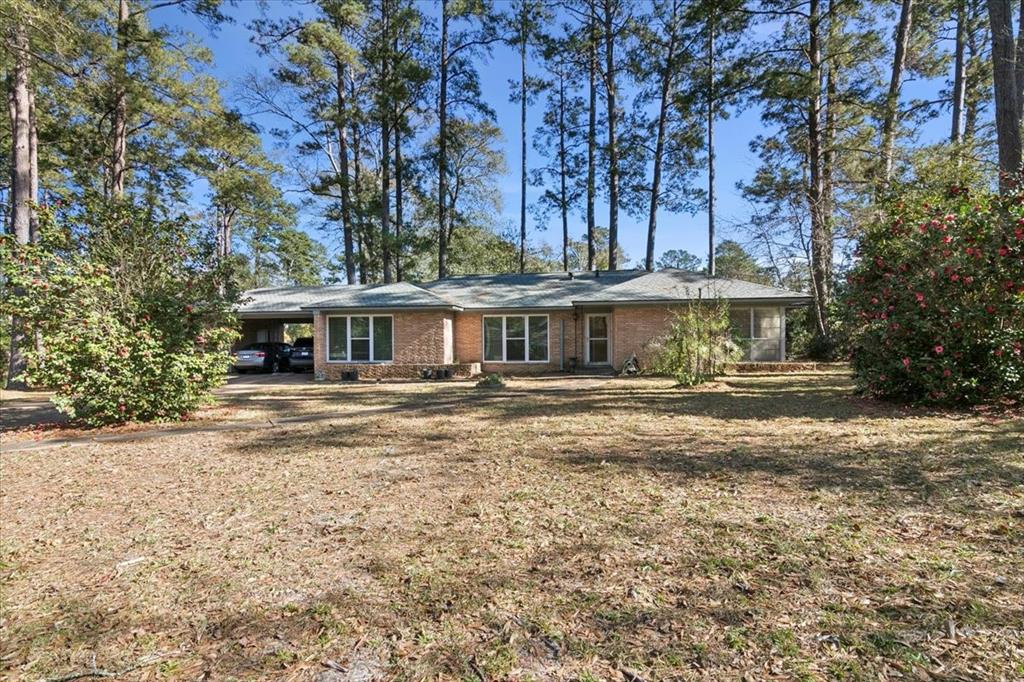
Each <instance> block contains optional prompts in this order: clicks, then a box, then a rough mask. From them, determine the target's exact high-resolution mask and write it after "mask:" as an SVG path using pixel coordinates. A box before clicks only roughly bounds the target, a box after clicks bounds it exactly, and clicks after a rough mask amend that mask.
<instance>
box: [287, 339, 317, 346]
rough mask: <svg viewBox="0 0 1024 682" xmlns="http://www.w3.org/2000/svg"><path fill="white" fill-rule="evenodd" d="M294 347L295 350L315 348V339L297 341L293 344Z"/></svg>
mask: <svg viewBox="0 0 1024 682" xmlns="http://www.w3.org/2000/svg"><path fill="white" fill-rule="evenodd" d="M292 347H293V348H312V347H313V339H312V338H307V339H295V343H294V344H292Z"/></svg>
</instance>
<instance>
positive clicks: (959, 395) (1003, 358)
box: [842, 187, 1024, 404]
mask: <svg viewBox="0 0 1024 682" xmlns="http://www.w3.org/2000/svg"><path fill="white" fill-rule="evenodd" d="M858 256H859V261H858V263H857V265H856V266H855V267H854V269H853V270H852V271H851V273H850V274H849V275H848V277H847V284H848V287H847V289H846V293H845V295H844V298H843V301H842V303H843V304H844V306H845V309H846V323H847V326H848V328H849V333H850V340H851V345H852V348H853V351H852V362H853V369H854V373H855V375H856V379H857V382H858V384H859V387H860V388H861V389H862V390H863V391H864V392H866V393H868V394H870V395H873V396H877V397H881V398H891V399H897V400H904V401H912V402H930V403H947V404H954V403H955V404H975V403H980V402H987V401H995V400H1001V399H1011V400H1017V401H1020V400H1021V399H1022V398H1024V351H1022V343H1024V192H1022V191H1021V190H1019V189H1018V190H1017V191H1015V192H1012V193H1009V194H1006V195H1003V196H997V195H992V194H973V193H971V192H970V191H968V190H965V189H963V188H959V187H956V188H952V189H950V190H949V191H948V192H947V193H946V194H945V195H943V196H941V197H936V198H933V199H932V200H931V201H915V202H913V205H911V204H910V203H908V204H902V203H896V204H894V205H893V206H892V207H891V208H890V209H889V215H888V217H887V219H886V220H885V221H883V222H881V223H879V224H876V225H874V226H872V227H871V228H870V229H869V230H868V232H867V234H866V235H865V236H864V238H863V240H862V241H861V243H860V247H859V251H858Z"/></svg>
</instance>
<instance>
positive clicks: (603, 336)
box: [584, 313, 612, 365]
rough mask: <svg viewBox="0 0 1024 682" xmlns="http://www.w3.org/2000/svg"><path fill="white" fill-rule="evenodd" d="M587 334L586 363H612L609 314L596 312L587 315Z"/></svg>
mask: <svg viewBox="0 0 1024 682" xmlns="http://www.w3.org/2000/svg"><path fill="white" fill-rule="evenodd" d="M585 326H586V329H585V330H584V331H585V332H586V334H585V337H586V339H585V344H584V346H585V349H584V350H585V352H586V358H585V360H586V364H588V365H608V364H611V357H612V352H611V337H610V334H609V332H610V328H609V327H610V325H609V324H608V315H605V314H603V313H594V314H591V315H587V319H586V325H585Z"/></svg>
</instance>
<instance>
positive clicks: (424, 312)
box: [238, 270, 810, 380]
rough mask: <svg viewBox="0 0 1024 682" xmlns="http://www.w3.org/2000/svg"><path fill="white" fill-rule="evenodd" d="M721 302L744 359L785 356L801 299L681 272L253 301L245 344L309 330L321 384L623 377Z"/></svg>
mask: <svg viewBox="0 0 1024 682" xmlns="http://www.w3.org/2000/svg"><path fill="white" fill-rule="evenodd" d="M708 299H724V300H726V301H728V302H729V305H730V308H729V314H730V317H731V318H732V320H733V326H734V327H735V329H736V330H737V333H738V334H739V336H741V337H743V338H746V339H749V344H748V346H749V347H748V349H747V351H746V353H747V355H746V358H745V359H746V360H752V361H780V360H784V359H785V357H786V347H785V346H786V341H785V339H786V309H787V308H789V307H794V306H803V305H806V304H808V303H809V302H810V297H809V296H807V295H805V294H800V293H795V292H792V291H788V290H786V289H780V288H776V287H770V286H765V285H762V284H755V283H752V282H746V281H743V280H738V279H728V278H721V277H717V278H708V277H706V276H705V275H702V274H699V273H693V272H686V271H682V270H661V271H658V272H645V271H615V272H608V271H598V272H570V273H566V272H557V273H538V274H523V275H519V274H511V275H510V274H504V275H470V276H462V277H448V278H445V279H441V280H437V281H433V282H423V283H417V284H413V283H409V282H399V283H394V284H359V285H332V286H321V287H278V288H268V289H255V290H253V291H249V292H246V294H245V297H244V299H243V302H242V304H241V306H240V308H239V309H238V316H239V318H240V319H241V320H242V335H243V342H246V343H251V342H255V341H275V340H282V339H283V330H284V324H285V323H288V322H307V323H308V322H312V324H313V330H314V345H315V349H316V351H315V352H316V360H315V369H316V372H317V376H320V377H323V378H325V379H329V380H330V379H339V378H341V375H342V372H344V371H345V370H351V369H358V371H359V376H361V377H368V378H385V377H415V376H419V373H420V370H422V369H437V368H449V369H451V370H452V371H453V373H454V374H455V375H461V376H467V375H471V374H474V373H477V372H481V371H483V372H501V373H505V374H524V373H542V372H552V371H560V370H562V371H564V370H570V369H575V368H593V369H599V368H611V369H616V370H617V369H621V367H622V364H623V363H624V362H625V361H626V360H627V359H628V358H629V357H630V356H631V355H633V354H634V353H635V354H636V355H637V356H638V357H639V358H640V360H641V363H643V362H644V360H645V359H646V354H647V348H648V345H649V344H650V342H651V341H652V340H654V339H656V338H658V337H659V336H662V335H663V334H664V333H665V332H666V331H667V328H668V327H667V325H668V322H669V320H670V319H671V315H672V309H673V307H676V308H678V307H679V306H681V305H686V304H688V303H690V302H692V301H696V300H708Z"/></svg>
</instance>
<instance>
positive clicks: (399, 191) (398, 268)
mask: <svg viewBox="0 0 1024 682" xmlns="http://www.w3.org/2000/svg"><path fill="white" fill-rule="evenodd" d="M402 172H403V166H402V125H401V122H400V121H399V120H398V114H397V112H396V113H395V279H396V280H397V281H399V282H401V281H402V279H403V277H402V200H403V188H402Z"/></svg>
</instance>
